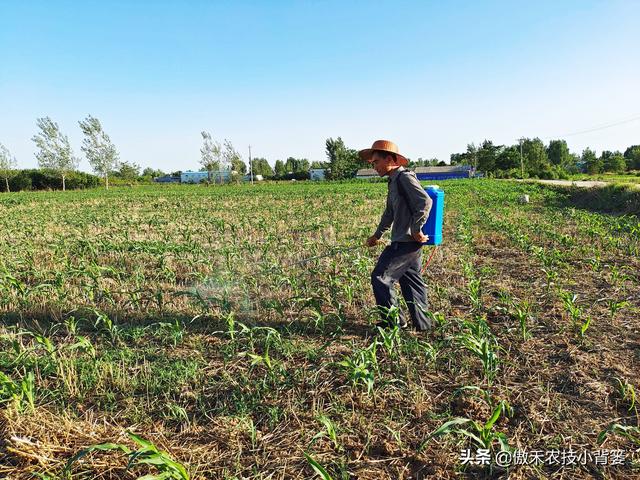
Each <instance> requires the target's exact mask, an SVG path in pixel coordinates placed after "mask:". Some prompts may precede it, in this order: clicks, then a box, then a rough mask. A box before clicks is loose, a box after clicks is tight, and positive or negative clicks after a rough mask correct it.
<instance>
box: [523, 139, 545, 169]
mask: <svg viewBox="0 0 640 480" xmlns="http://www.w3.org/2000/svg"><path fill="white" fill-rule="evenodd" d="M522 155H523V157H524V168H525V170H526V171H527V173H528V174H529V175H530V176H539V175H540V174H541V173H542V172H543V171H545V170H547V169H548V168H549V157H547V149H546V148H545V146H544V142H543V141H542V140H540V139H539V138H534V139H530V138H525V139H524V140H523V142H522Z"/></svg>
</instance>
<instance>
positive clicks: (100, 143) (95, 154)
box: [78, 115, 119, 190]
mask: <svg viewBox="0 0 640 480" xmlns="http://www.w3.org/2000/svg"><path fill="white" fill-rule="evenodd" d="M78 123H79V124H80V129H81V130H82V133H83V134H84V140H83V141H82V147H80V149H81V150H82V151H83V152H84V154H85V156H86V157H87V160H88V161H89V164H90V165H91V167H92V168H93V170H94V172H96V174H97V175H99V176H101V177H102V178H104V184H105V188H106V189H107V190H108V189H109V172H110V171H112V170H115V169H116V168H117V165H118V159H119V155H118V151H117V150H116V147H115V145H114V144H113V143H112V142H111V139H110V138H109V135H107V134H106V133H105V132H104V130H103V129H102V125H101V124H100V120H98V119H97V118H95V117H92V116H91V115H87V118H85V119H84V120H83V121H80V122H78Z"/></svg>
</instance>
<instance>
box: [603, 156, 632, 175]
mask: <svg viewBox="0 0 640 480" xmlns="http://www.w3.org/2000/svg"><path fill="white" fill-rule="evenodd" d="M603 163H604V170H605V172H613V173H622V172H624V171H625V169H626V168H627V162H625V160H624V156H623V155H622V152H618V151H616V152H613V153H612V154H611V155H608V156H607V158H606V160H604V162H603Z"/></svg>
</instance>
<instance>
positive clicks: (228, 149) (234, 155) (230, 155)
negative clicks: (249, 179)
mask: <svg viewBox="0 0 640 480" xmlns="http://www.w3.org/2000/svg"><path fill="white" fill-rule="evenodd" d="M222 158H223V164H224V165H223V169H226V170H228V169H231V170H233V171H235V172H238V173H239V174H240V175H244V174H245V173H247V165H246V164H245V163H244V161H243V160H242V156H241V155H240V154H239V153H238V151H237V150H236V149H235V148H234V146H233V144H232V143H231V141H230V140H227V139H225V141H224V152H223V153H222Z"/></svg>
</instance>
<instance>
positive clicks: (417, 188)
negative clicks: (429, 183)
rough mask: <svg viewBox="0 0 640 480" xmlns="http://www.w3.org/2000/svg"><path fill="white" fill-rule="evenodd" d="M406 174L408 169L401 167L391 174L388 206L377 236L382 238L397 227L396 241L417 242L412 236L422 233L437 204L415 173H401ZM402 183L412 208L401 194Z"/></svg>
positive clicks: (393, 234) (392, 236) (394, 239)
mask: <svg viewBox="0 0 640 480" xmlns="http://www.w3.org/2000/svg"><path fill="white" fill-rule="evenodd" d="M402 171H405V168H404V167H398V168H396V169H395V170H393V171H392V172H391V173H389V183H388V192H387V205H386V208H385V210H384V213H383V214H382V218H381V219H380V224H379V225H378V228H377V230H376V232H375V233H374V235H375V236H376V237H377V238H380V237H381V236H382V235H383V233H384V232H386V231H387V230H389V228H390V227H391V225H392V224H393V228H392V229H391V241H392V242H415V240H414V239H413V237H412V236H411V235H412V234H414V233H418V232H419V231H420V230H421V229H422V226H423V225H424V224H425V223H426V222H427V218H429V212H430V211H431V205H432V204H433V201H432V200H431V198H430V197H429V195H427V192H425V191H424V188H422V185H420V181H419V180H418V178H417V177H416V174H415V173H414V172H411V171H406V173H402V174H401V173H400V172H402ZM399 181H401V182H402V186H403V187H404V192H405V195H406V198H407V199H408V200H409V202H410V203H411V208H409V206H408V205H407V202H406V201H405V199H404V197H403V196H402V194H401V193H400V192H399V191H398V184H397V182H399ZM412 210H413V213H412Z"/></svg>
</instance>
